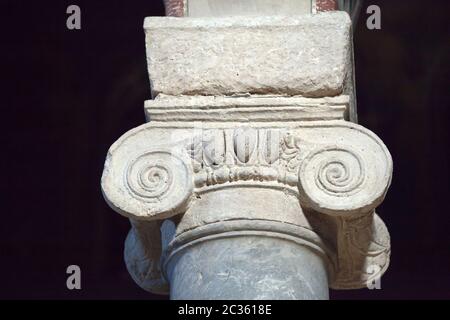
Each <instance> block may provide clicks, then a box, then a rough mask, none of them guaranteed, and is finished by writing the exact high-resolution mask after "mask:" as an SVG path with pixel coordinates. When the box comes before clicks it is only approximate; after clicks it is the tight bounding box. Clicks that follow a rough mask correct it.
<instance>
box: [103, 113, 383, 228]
mask: <svg viewBox="0 0 450 320" xmlns="http://www.w3.org/2000/svg"><path fill="white" fill-rule="evenodd" d="M391 175H392V160H391V156H390V154H389V152H388V150H387V149H386V147H385V146H384V144H383V143H382V141H381V140H380V139H379V138H377V137H376V136H375V135H374V134H373V133H372V132H370V131H369V130H367V129H365V128H363V127H361V126H359V125H356V124H352V123H349V122H345V121H324V122H318V121H315V122H312V123H308V122H302V123H292V124H289V123H282V124H280V125H277V123H271V124H266V123H252V124H248V125H247V126H245V127H240V126H237V127H236V124H231V123H230V124H229V125H228V126H227V125H225V124H219V123H216V124H214V123H209V124H208V126H207V127H205V128H204V129H201V128H195V123H166V124H163V123H148V124H145V125H143V126H140V127H138V128H137V129H134V130H131V131H130V132H128V133H127V134H125V135H124V136H123V137H121V138H120V139H119V140H118V141H117V142H116V143H115V144H114V145H113V146H112V147H111V149H110V151H109V153H108V157H107V160H106V163H105V170H104V174H103V177H102V187H103V191H104V193H105V197H106V199H107V201H108V203H109V204H110V205H111V206H112V207H113V208H114V209H115V210H116V211H118V212H119V213H121V214H123V215H125V216H127V217H130V218H139V219H148V220H151V219H163V218H168V217H171V216H174V215H177V214H180V213H182V212H184V211H186V209H187V207H188V206H189V204H190V202H191V201H195V199H196V195H197V194H199V193H201V192H203V190H204V189H205V188H206V189H208V188H211V187H213V186H216V185H223V186H224V187H232V186H233V185H235V184H239V183H249V182H251V183H253V184H255V185H261V186H264V187H269V188H270V187H273V188H275V189H276V188H280V187H282V188H290V189H292V190H293V191H294V192H296V193H297V194H298V196H299V198H300V201H301V203H302V205H303V206H306V207H309V208H311V209H314V210H315V211H318V212H323V213H327V214H331V215H346V214H360V213H369V212H371V211H372V210H373V209H374V208H376V207H377V206H378V205H379V204H380V203H381V202H382V200H383V198H384V196H385V193H386V191H387V188H388V187H389V184H390V180H391Z"/></svg>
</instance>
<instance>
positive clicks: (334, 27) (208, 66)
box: [144, 12, 351, 97]
mask: <svg viewBox="0 0 450 320" xmlns="http://www.w3.org/2000/svg"><path fill="white" fill-rule="evenodd" d="M144 28H145V32H146V47H147V61H148V71H149V74H150V84H151V87H152V94H153V96H156V95H158V94H160V93H164V94H168V95H233V94H240V93H250V94H285V95H291V96H293V95H303V96H306V97H325V96H336V95H339V94H342V93H343V89H344V85H345V81H346V79H347V74H348V72H350V71H349V64H348V61H349V57H350V55H351V33H350V29H351V21H350V18H349V16H348V14H346V13H344V12H333V13H331V12H329V13H320V14H317V15H299V16H296V17H247V18H246V19H242V18H241V17H227V18H216V19H210V18H209V19H208V18H189V19H178V18H170V17H149V18H146V19H145V22H144Z"/></svg>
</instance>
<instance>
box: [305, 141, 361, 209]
mask: <svg viewBox="0 0 450 320" xmlns="http://www.w3.org/2000/svg"><path fill="white" fill-rule="evenodd" d="M365 167H366V164H365V162H364V160H363V159H362V157H361V156H360V155H359V154H358V153H357V152H355V151H353V150H351V149H350V148H345V147H337V146H329V147H325V148H322V149H319V150H317V151H315V152H312V153H311V154H310V155H308V156H307V157H306V159H305V160H304V161H303V162H302V165H301V166H300V169H299V190H300V197H301V199H302V200H303V201H304V202H305V203H306V204H308V205H309V206H310V207H312V208H313V209H316V210H317V211H320V212H325V213H332V214H336V213H346V212H352V211H354V210H355V209H359V208H360V206H361V205H363V203H364V202H365V201H367V200H369V199H366V198H367V197H365V195H364V194H363V193H364V192H363V184H364V180H365V178H366V176H367V175H366V168H365Z"/></svg>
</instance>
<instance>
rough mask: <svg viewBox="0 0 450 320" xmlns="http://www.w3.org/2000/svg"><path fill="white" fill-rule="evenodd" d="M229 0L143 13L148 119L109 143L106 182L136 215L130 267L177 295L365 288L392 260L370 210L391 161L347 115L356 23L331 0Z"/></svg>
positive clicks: (170, 4)
mask: <svg viewBox="0 0 450 320" xmlns="http://www.w3.org/2000/svg"><path fill="white" fill-rule="evenodd" d="M203 2H204V3H207V4H208V5H205V4H204V3H203ZM331 2H332V1H331ZM202 3H203V4H202ZM226 3H230V2H229V1H226ZM233 3H234V4H235V7H233V6H231V5H230V7H228V6H227V5H225V2H224V1H220V0H215V1H206V2H205V1H201V0H189V1H167V3H166V4H167V8H168V12H169V13H172V15H176V16H187V17H182V18H180V17H150V18H146V19H145V22H144V29H145V33H146V47H147V60H148V72H149V75H150V84H151V92H152V96H153V99H152V100H148V101H146V103H145V112H146V116H147V120H148V123H146V124H144V125H142V126H140V127H137V128H135V129H132V130H131V131H129V132H128V133H126V134H124V135H123V136H122V137H121V138H120V139H119V140H118V141H116V142H115V143H114V144H113V145H112V146H111V148H110V150H109V152H108V156H107V159H106V162H105V169H104V173H103V177H102V190H103V192H104V196H105V199H106V200H107V202H108V203H109V205H110V206H111V207H112V208H113V209H114V210H115V211H117V212H118V213H120V214H122V215H124V216H126V217H128V218H130V221H131V225H132V228H131V230H130V233H129V234H128V237H127V240H126V242H125V262H126V265H127V268H128V270H129V272H130V274H131V276H132V277H133V279H134V280H135V281H136V283H137V284H138V285H140V286H141V287H142V288H144V289H146V290H148V291H150V292H154V293H169V292H170V295H171V298H172V299H328V288H329V287H331V288H335V289H352V288H361V287H365V286H366V285H367V283H370V282H372V281H375V280H376V279H378V278H379V277H380V276H381V275H382V274H383V273H384V272H385V270H386V269H387V267H388V264H389V254H390V243H389V234H388V232H387V229H386V227H385V225H384V224H383V222H382V220H381V219H380V218H379V217H378V215H377V214H376V213H375V209H376V207H377V206H378V205H379V204H380V203H381V202H382V201H383V199H384V196H385V193H386V191H387V189H388V187H389V184H390V181H391V176H392V160H391V156H390V154H389V152H388V150H387V148H386V147H385V145H384V144H383V142H382V141H381V140H380V139H379V138H378V137H377V136H376V135H375V134H374V133H372V132H370V131H369V130H367V129H365V128H364V127H362V126H360V125H358V124H356V123H354V122H355V121H356V104H355V99H354V98H353V96H354V95H353V91H354V83H353V63H352V36H351V20H350V17H349V15H348V14H347V13H345V12H340V11H333V12H320V13H318V12H317V11H320V10H317V8H319V7H318V5H319V3H328V5H329V3H330V1H313V2H309V1H302V0H298V1H294V0H292V1H279V0H277V1H276V3H277V4H280V5H279V6H273V4H274V3H275V1H270V0H254V1H251V0H249V1H243V0H241V1H238V0H237V1H234V2H233ZM308 3H309V4H311V6H308ZM193 8H194V9H193ZM236 8H238V9H239V12H235V9H236ZM286 8H287V9H288V10H286ZM326 8H327V10H328V9H330V8H329V7H326ZM269 9H271V11H270V12H272V15H271V16H266V15H265V14H264V15H261V14H255V12H256V13H260V12H263V13H265V12H268V10H269ZM277 10H279V11H277ZM205 12H206V14H207V16H206V17H205V16H204V14H205ZM189 13H190V14H191V16H190V17H189ZM194 13H195V14H194ZM288 13H291V14H288ZM223 15H225V16H223ZM193 16H195V17H193ZM211 16H213V17H211Z"/></svg>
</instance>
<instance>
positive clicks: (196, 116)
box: [145, 95, 349, 122]
mask: <svg viewBox="0 0 450 320" xmlns="http://www.w3.org/2000/svg"><path fill="white" fill-rule="evenodd" d="M348 105H349V97H348V96H345V95H342V96H337V97H328V98H303V97H282V96H249V97H233V96H228V97H213V96H175V97H174V96H166V95H158V96H157V97H156V99H155V100H148V101H146V102H145V114H146V117H147V120H148V121H180V122H183V121H220V122H224V121H236V122H247V121H270V122H276V121H283V122H285V121H313V120H342V119H344V117H345V114H346V112H347V110H348Z"/></svg>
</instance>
